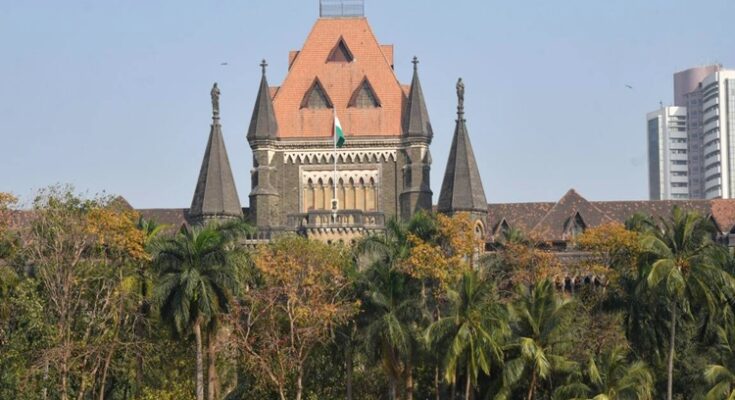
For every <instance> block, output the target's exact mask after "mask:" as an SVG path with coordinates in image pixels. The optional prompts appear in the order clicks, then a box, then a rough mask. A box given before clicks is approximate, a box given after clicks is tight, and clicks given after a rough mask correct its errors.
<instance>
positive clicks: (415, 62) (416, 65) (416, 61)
mask: <svg viewBox="0 0 735 400" xmlns="http://www.w3.org/2000/svg"><path fill="white" fill-rule="evenodd" d="M411 64H413V71H414V72H416V71H417V70H418V69H419V58H418V57H416V56H413V60H412V61H411Z"/></svg>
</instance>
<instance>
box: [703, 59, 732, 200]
mask: <svg viewBox="0 0 735 400" xmlns="http://www.w3.org/2000/svg"><path fill="white" fill-rule="evenodd" d="M700 90H701V92H702V93H701V95H702V100H701V106H700V108H701V110H702V111H701V112H702V130H703V132H704V134H703V136H702V140H703V142H704V147H703V152H704V162H703V164H704V174H703V175H704V197H705V198H707V199H714V198H724V199H730V198H734V197H735V71H734V70H720V71H717V72H715V73H713V74H711V75H709V76H707V77H706V78H705V79H704V80H703V81H702V84H701V89H700Z"/></svg>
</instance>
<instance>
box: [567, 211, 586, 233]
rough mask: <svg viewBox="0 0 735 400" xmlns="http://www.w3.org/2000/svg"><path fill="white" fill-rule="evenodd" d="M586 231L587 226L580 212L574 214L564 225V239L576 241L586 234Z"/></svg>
mask: <svg viewBox="0 0 735 400" xmlns="http://www.w3.org/2000/svg"><path fill="white" fill-rule="evenodd" d="M585 229H587V224H585V223H584V220H583V219H582V216H581V215H579V213H578V212H577V213H574V215H572V216H571V217H569V219H567V221H566V222H565V223H564V239H574V238H575V237H577V236H578V235H581V234H582V233H584V230H585Z"/></svg>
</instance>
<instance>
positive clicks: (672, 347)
mask: <svg viewBox="0 0 735 400" xmlns="http://www.w3.org/2000/svg"><path fill="white" fill-rule="evenodd" d="M670 329H671V337H670V338H669V365H668V367H667V371H666V373H667V378H668V382H667V383H666V399H667V400H672V398H673V396H674V354H675V352H676V342H675V341H676V301H673V302H672V303H671V328H670Z"/></svg>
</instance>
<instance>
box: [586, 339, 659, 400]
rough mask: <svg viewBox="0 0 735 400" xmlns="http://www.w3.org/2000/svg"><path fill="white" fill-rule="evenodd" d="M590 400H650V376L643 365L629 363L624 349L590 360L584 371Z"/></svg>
mask: <svg viewBox="0 0 735 400" xmlns="http://www.w3.org/2000/svg"><path fill="white" fill-rule="evenodd" d="M586 375H587V378H588V380H589V383H590V385H589V389H590V395H589V397H590V399H591V400H602V399H604V400H650V399H652V398H653V393H652V392H653V375H651V372H650V371H649V369H648V367H647V366H646V364H645V363H644V362H642V361H635V362H633V363H628V360H627V351H626V350H625V349H624V348H623V347H615V348H613V349H612V350H609V351H606V352H604V353H602V354H600V355H599V356H598V357H597V359H595V358H590V361H589V364H588V367H587V371H586Z"/></svg>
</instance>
